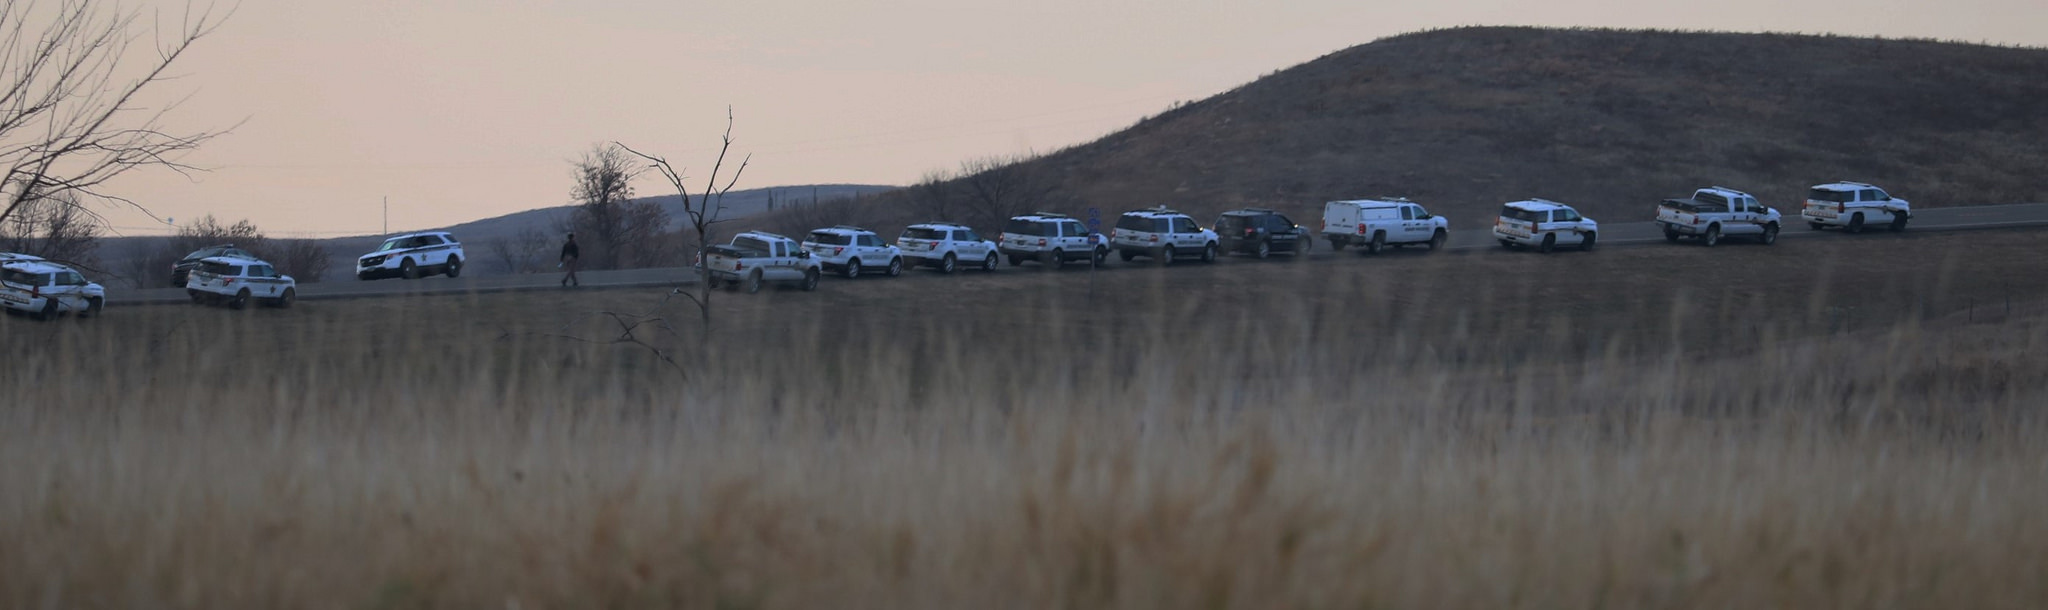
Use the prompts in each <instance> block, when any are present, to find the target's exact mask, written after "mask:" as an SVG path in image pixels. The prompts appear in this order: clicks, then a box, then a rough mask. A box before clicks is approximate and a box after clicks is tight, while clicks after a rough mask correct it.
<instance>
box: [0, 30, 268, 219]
mask: <svg viewBox="0 0 2048 610" xmlns="http://www.w3.org/2000/svg"><path fill="white" fill-rule="evenodd" d="M140 15H141V12H140V9H126V8H122V7H121V6H120V5H118V4H113V3H103V2H97V1H94V0H70V1H66V2H57V3H39V2H34V1H32V0H28V1H24V0H0V169H4V170H5V171H6V174H5V175H4V176H0V202H4V204H0V205H4V206H5V207H4V208H0V221H5V220H7V219H8V218H10V217H13V216H14V215H16V214H19V213H22V211H23V209H24V208H25V207H27V206H29V205H30V204H31V203H32V202H35V201H40V200H54V201H59V202H63V203H64V204H67V205H71V206H72V207H73V209H77V210H80V211H82V212H84V213H85V214H87V215H90V216H93V217H95V218H96V219H97V217H98V214H97V213H96V212H93V211H92V210H91V209H89V208H85V207H80V206H78V205H76V204H77V203H78V202H79V201H80V200H79V199H78V198H77V197H73V196H74V195H83V196H88V197H99V198H102V199H106V200H109V201H114V202H119V203H122V204H126V205H128V206H129V207H133V208H135V209H137V210H141V211H142V212H144V213H148V211H149V210H148V209H146V208H144V207H143V206H141V205H140V204H137V203H135V202H134V201H131V200H128V199H125V198H122V197H119V196H116V195H113V194H111V193H108V192H105V191H103V190H101V189H102V187H104V186H105V185H106V184H107V183H108V181H110V180H112V179H114V178H115V177H117V176H120V175H121V174H124V173H127V172H128V171H129V170H132V169H136V168H139V167H152V166H154V167H163V168H169V169H171V170H173V171H177V172H181V173H184V172H190V171H193V170H195V169H196V168H194V167H192V166H189V165H186V164H184V163H182V162H180V161H179V159H180V157H182V156H183V154H184V153H186V152H189V151H191V150H193V149H195V148H197V147H198V146H199V145H200V144H203V143H205V142H206V141H208V140H211V139H213V138H214V137H215V136H218V135H220V134H221V133H223V132H218V131H199V132H193V133H171V132H170V131H168V130H167V129H166V128H165V127H164V126H163V123H162V120H163V118H164V117H165V116H166V114H167V113H169V112H170V111H171V110H173V109H176V108H177V106H178V104H176V103H172V104H167V105H157V106H154V107H151V106H145V105H144V104H143V103H142V102H141V101H140V100H138V97H139V96H140V95H141V93H142V92H143V91H144V90H147V89H152V86H153V85H156V84H157V83H160V82H163V81H165V80H169V79H171V78H173V77H174V75H172V74H169V73H168V70H169V69H170V67H171V65H172V64H174V63H176V62H177V61H178V58H180V57H183V56H184V54H185V52H186V51H188V50H190V49H191V48H192V45H194V44H195V43H197V42H199V40H200V39H202V38H205V37H206V36H207V35H209V34H211V33H213V31H214V30H215V29H216V28H218V27H219V26H220V24H221V23H222V21H223V20H225V19H226V18H227V16H228V15H227V14H220V15H216V14H214V12H213V11H212V10H211V9H210V8H206V9H199V10H197V11H194V10H193V8H192V7H191V6H187V7H186V11H185V12H184V14H183V17H182V19H181V20H179V21H178V22H176V23H162V22H159V23H156V24H154V26H155V27H148V28H145V27H140V26H139V25H138V24H137V22H138V21H139V20H140V19H139V17H140ZM166 26H175V27H176V29H175V30H168V29H167V28H166ZM167 31H168V32H169V34H170V35H168V36H166V35H165V34H166V32H167ZM144 36H150V37H152V38H151V39H150V41H149V42H147V43H146V44H147V46H148V47H149V48H147V49H139V48H135V47H137V46H142V45H141V44H138V43H142V42H143V37H144Z"/></svg>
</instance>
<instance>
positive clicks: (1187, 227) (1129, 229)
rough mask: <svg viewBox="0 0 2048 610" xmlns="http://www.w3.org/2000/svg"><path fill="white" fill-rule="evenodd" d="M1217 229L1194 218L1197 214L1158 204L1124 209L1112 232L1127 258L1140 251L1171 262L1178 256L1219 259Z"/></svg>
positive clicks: (1118, 249) (1113, 240) (1207, 260)
mask: <svg viewBox="0 0 2048 610" xmlns="http://www.w3.org/2000/svg"><path fill="white" fill-rule="evenodd" d="M1216 241H1217V240H1216V232H1215V231H1211V230H1209V229H1207V228H1204V227H1203V226H1202V225H1201V223H1198V222H1195V219H1194V217H1191V216H1188V215H1187V214H1182V213H1180V212H1175V211H1173V210H1169V209H1166V206H1163V205H1162V206H1159V207H1157V208H1153V209H1150V210H1132V211H1129V212H1124V215H1123V217H1121V218H1118V219H1117V221H1116V228H1115V229H1113V230H1111V231H1110V232H1109V243H1110V245H1112V246H1115V247H1116V255H1117V256H1118V257H1120V258H1123V259H1124V261H1126V262H1128V261H1130V260H1131V259H1133V258H1136V257H1138V256H1140V255H1143V256H1147V257H1151V258H1152V260H1156V261H1159V262H1160V264H1165V265H1171V264H1173V259H1175V258H1186V257H1200V258H1201V259H1202V262H1205V263H1213V262H1216Z"/></svg>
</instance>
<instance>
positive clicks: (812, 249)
mask: <svg viewBox="0 0 2048 610" xmlns="http://www.w3.org/2000/svg"><path fill="white" fill-rule="evenodd" d="M804 251H805V252H809V253H811V258H814V259H817V260H818V264H820V265H823V266H824V267H825V270H826V271H838V272H839V273H840V275H844V276H846V277H848V278H856V277H860V272H861V271H862V270H866V269H876V270H880V271H881V272H883V273H886V274H888V275H889V277H896V276H899V275H903V253H902V252H901V251H899V250H897V249H896V246H891V245H889V244H887V243H884V242H883V241H882V238H881V236H878V235H875V232H874V231H869V230H867V229H863V228H860V227H854V226H847V225H839V226H836V227H828V228H824V229H818V230H816V231H812V232H811V234H810V236H808V237H805V238H804Z"/></svg>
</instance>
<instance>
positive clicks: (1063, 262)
mask: <svg viewBox="0 0 2048 610" xmlns="http://www.w3.org/2000/svg"><path fill="white" fill-rule="evenodd" d="M1045 266H1047V267H1052V268H1053V269H1054V270H1058V269H1061V268H1065V267H1066V266H1067V252H1066V251H1065V250H1054V251H1052V256H1051V257H1048V258H1046V259H1045Z"/></svg>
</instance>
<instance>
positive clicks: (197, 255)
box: [185, 246, 228, 261]
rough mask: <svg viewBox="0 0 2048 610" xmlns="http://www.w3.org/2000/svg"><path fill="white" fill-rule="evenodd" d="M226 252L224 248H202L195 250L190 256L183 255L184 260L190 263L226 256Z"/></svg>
mask: <svg viewBox="0 0 2048 610" xmlns="http://www.w3.org/2000/svg"><path fill="white" fill-rule="evenodd" d="M227 252H228V249H227V247H225V246H223V247H219V248H203V249H199V250H195V251H193V252H192V253H191V254H187V255H185V260H188V261H192V260H199V259H202V258H212V257H215V256H220V255H222V254H227Z"/></svg>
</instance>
